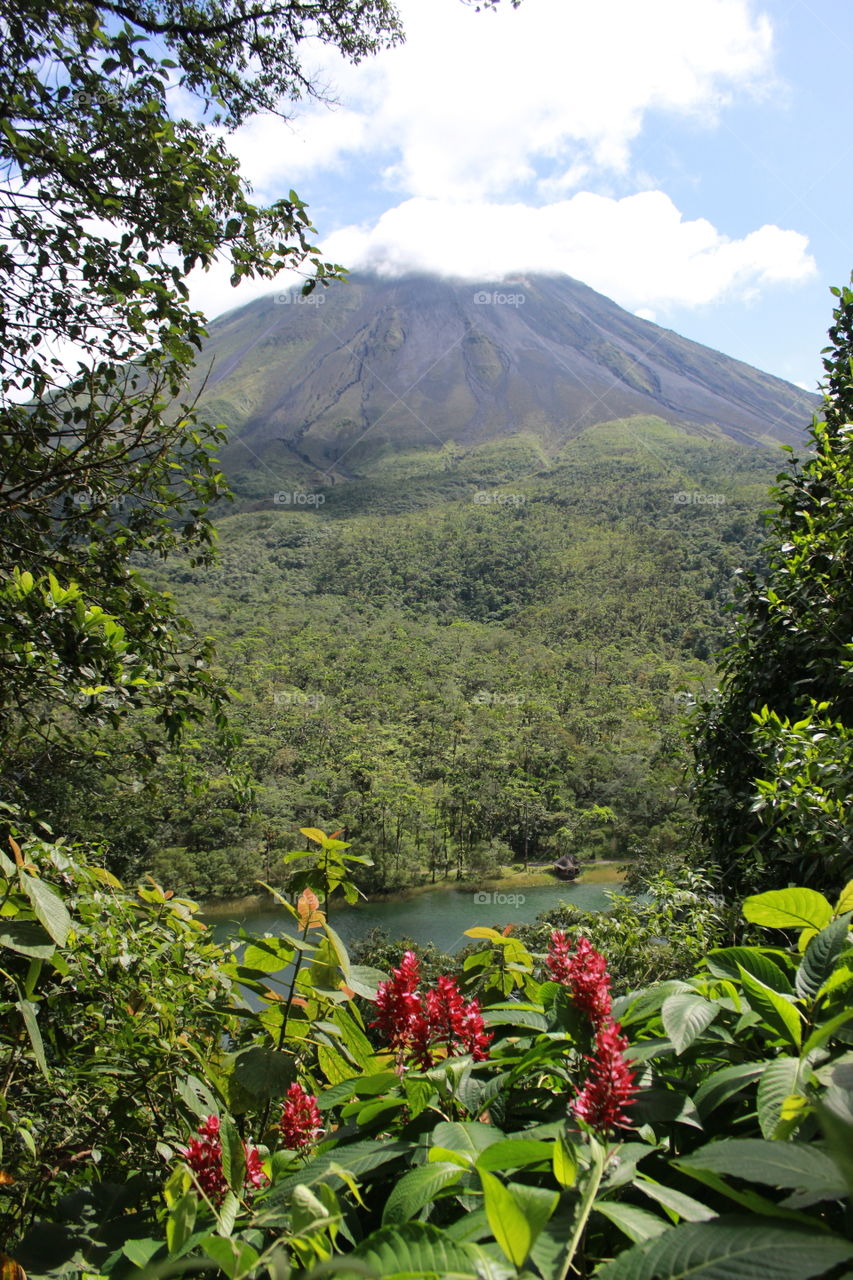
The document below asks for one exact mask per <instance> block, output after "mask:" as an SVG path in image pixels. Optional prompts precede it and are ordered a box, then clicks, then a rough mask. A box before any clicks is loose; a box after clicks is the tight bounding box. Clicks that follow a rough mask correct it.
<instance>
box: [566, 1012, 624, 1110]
mask: <svg viewBox="0 0 853 1280" xmlns="http://www.w3.org/2000/svg"><path fill="white" fill-rule="evenodd" d="M621 1030H622V1028H621V1027H620V1025H619V1023H618V1022H612V1021H611V1020H610V1019H609V1018H608V1019H607V1020H606V1021H604V1022H602V1023H601V1025H600V1026H599V1028H598V1032H597V1034H596V1037H595V1054H594V1055H591V1056H590V1057H588V1058H587V1062H589V1063H591V1064H592V1070H591V1071H590V1074H589V1076H588V1078H587V1081H586V1084H585V1085H584V1087H583V1089H581V1091H580V1093H579V1094H578V1096H577V1097H576V1098H575V1101H574V1102H573V1103H572V1111H573V1112H574V1113H575V1115H576V1116H577V1117H578V1119H580V1120H585V1121H586V1122H587V1124H589V1125H591V1126H592V1128H593V1129H596V1130H597V1131H598V1132H599V1133H607V1132H608V1131H609V1130H611V1129H618V1128H621V1127H623V1126H625V1125H628V1124H629V1123H630V1120H629V1118H628V1116H626V1114H625V1108H626V1107H629V1106H630V1105H631V1104H632V1102H633V1101H634V1095H635V1094H636V1088H635V1086H634V1074H635V1073H634V1072H633V1071H631V1070H630V1068H629V1067H628V1064H627V1062H626V1061H625V1057H624V1054H625V1051H626V1049H627V1048H628V1041H627V1039H626V1037H625V1036H623V1035H621V1034H620V1032H621Z"/></svg>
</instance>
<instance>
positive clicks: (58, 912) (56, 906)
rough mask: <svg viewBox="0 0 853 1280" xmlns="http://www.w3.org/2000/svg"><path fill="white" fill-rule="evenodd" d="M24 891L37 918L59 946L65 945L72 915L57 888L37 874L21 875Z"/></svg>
mask: <svg viewBox="0 0 853 1280" xmlns="http://www.w3.org/2000/svg"><path fill="white" fill-rule="evenodd" d="M21 885H22V887H23V890H24V893H25V894H26V895H27V897H28V898H29V900H30V903H31V904H32V908H33V911H34V912H35V914H36V918H37V919H38V920H39V921H40V923H41V924H42V925H43V926H44V928H45V929H46V930H47V932H48V933H49V934H50V936H51V938H53V941H54V942H55V943H56V944H57V946H60V947H64V946H65V943H66V942H67V940H68V935H69V933H70V932H71V916H70V915H69V914H68V911H67V909H66V907H65V903H64V902H63V901H62V899H61V898H60V896H59V894H58V893H57V892H56V890H55V889H52V888H51V887H50V885H48V884H45V883H44V881H43V880H39V879H37V877H36V876H29V875H26V873H24V874H22V875H21Z"/></svg>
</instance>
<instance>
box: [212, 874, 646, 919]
mask: <svg viewBox="0 0 853 1280" xmlns="http://www.w3.org/2000/svg"><path fill="white" fill-rule="evenodd" d="M623 867H624V863H622V862H616V861H605V860H601V861H598V862H595V863H594V864H591V865H589V866H586V867H584V869H583V870H582V872H581V874H580V875H579V876H578V878H577V879H576V880H560V878H559V877H558V876H555V875H554V873H553V872H552V871H546V870H544V869H541V870H540V869H531V870H529V871H525V870H523V869H520V870H516V869H514V868H512V867H502V868H501V875H499V876H490V877H484V878H481V879H475V880H471V879H468V880H457V879H456V878H455V877H453V876H447V877H444V878H442V879H438V880H436V881H435V882H434V883H433V882H432V881H427V882H426V883H425V884H417V885H406V886H405V887H403V888H400V889H393V890H391V891H389V892H388V893H372V894H368V900H369V901H371V902H405V901H407V900H408V899H409V898H414V897H416V896H417V895H419V894H422V893H428V892H429V891H430V890H432V889H459V890H465V891H466V892H469V891H470V892H476V891H477V890H478V889H481V890H485V891H488V892H490V893H504V892H514V891H515V890H517V889H534V888H537V887H539V886H541V885H546V884H553V885H569V884H612V885H614V886H617V885H620V884H621V883H622V881H623V880H624V879H625V872H624V870H623V869H622V868H623ZM274 902H275V899H274V898H273V897H271V895H270V894H268V893H251V894H246V895H244V896H243V897H239V898H209V899H207V900H206V901H204V902H203V903H202V906H203V908H204V914H205V915H206V916H213V917H217V916H233V915H235V914H241V915H242V914H248V913H249V912H251V911H260V910H263V909H264V908H268V907H271V906H272V905H273V904H274Z"/></svg>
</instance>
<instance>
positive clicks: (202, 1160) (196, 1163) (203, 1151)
mask: <svg viewBox="0 0 853 1280" xmlns="http://www.w3.org/2000/svg"><path fill="white" fill-rule="evenodd" d="M180 1150H181V1155H182V1156H183V1157H184V1159H185V1160H186V1162H187V1164H188V1165H189V1167H190V1168H191V1169H192V1171H193V1173H194V1174H195V1179H196V1182H197V1183H198V1185H199V1187H200V1188H201V1190H202V1191H203V1192H204V1194H205V1195H206V1196H207V1198H208V1199H209V1200H210V1201H211V1202H212V1203H213V1204H214V1205H216V1207H217V1208H218V1207H219V1205H221V1204H222V1201H223V1200H224V1199H225V1197H226V1195H227V1194H228V1183H227V1182H226V1181H225V1174H224V1173H223V1172H222V1139H221V1137H220V1136H219V1116H208V1117H207V1119H206V1120H205V1121H204V1122H203V1123H202V1124H200V1125H199V1127H198V1134H197V1136H196V1137H195V1138H193V1139H192V1140H191V1142H190V1144H189V1146H188V1147H183V1148H181V1149H180ZM243 1151H244V1153H245V1156H246V1174H245V1181H244V1190H245V1191H249V1190H251V1189H252V1188H254V1187H260V1186H262V1185H263V1183H264V1182H265V1181H266V1179H267V1175H266V1174H265V1173H264V1171H263V1169H262V1168H261V1157H260V1154H259V1153H258V1151H257V1149H256V1148H255V1147H249V1146H247V1145H246V1144H245V1143H243Z"/></svg>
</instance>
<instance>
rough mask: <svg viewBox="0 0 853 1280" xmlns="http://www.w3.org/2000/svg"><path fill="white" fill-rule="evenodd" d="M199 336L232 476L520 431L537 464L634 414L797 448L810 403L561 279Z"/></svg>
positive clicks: (429, 288) (444, 287) (359, 466)
mask: <svg viewBox="0 0 853 1280" xmlns="http://www.w3.org/2000/svg"><path fill="white" fill-rule="evenodd" d="M209 329H210V337H209V339H208V342H207V344H206V347H205V351H204V353H203V356H202V357H201V358H200V361H199V368H200V373H201V372H204V373H205V374H206V383H205V387H204V391H203V393H202V403H203V404H204V405H205V408H206V410H207V412H208V413H210V414H213V415H215V417H216V418H217V420H219V421H222V422H225V423H227V424H228V425H229V426H230V427H231V429H232V439H231V442H230V443H229V445H228V447H227V448H226V450H225V451H224V453H223V461H224V462H225V464H226V466H228V467H229V468H230V469H233V468H235V467H245V466H254V467H259V466H260V467H265V466H266V467H271V468H278V467H280V466H281V464H282V463H283V462H286V461H287V460H288V459H290V460H291V461H292V462H294V463H297V462H298V463H299V465H303V466H305V465H307V466H310V467H311V468H313V469H315V471H316V472H317V473H318V474H319V475H320V476H337V477H346V476H351V475H359V474H360V475H365V474H369V472H370V464H371V460H372V459H373V460H375V459H376V458H377V457H380V456H383V455H387V454H388V453H389V452H391V451H410V450H416V449H424V448H428V449H434V448H436V447H437V446H438V445H439V444H443V443H445V442H447V441H455V442H457V443H459V444H460V445H463V446H468V447H470V446H473V445H477V444H481V443H484V442H486V441H489V440H492V439H496V438H499V437H502V436H507V435H511V434H516V433H519V432H524V433H527V434H529V435H534V436H536V437H538V438H539V439H540V440H541V441H542V444H543V446H544V447H545V448H546V449H549V450H550V449H557V448H559V446H560V445H561V444H562V443H564V442H565V441H566V440H567V439H569V438H571V437H572V436H574V435H577V434H578V432H580V431H581V430H583V428H585V427H588V426H590V425H592V424H594V423H596V422H606V421H611V420H613V419H617V418H627V417H631V416H633V415H636V414H643V415H648V414H654V415H657V416H658V417H660V418H663V419H665V420H666V421H668V422H672V423H674V424H677V425H679V426H686V427H687V428H688V429H690V430H691V431H692V432H693V433H696V434H700V435H706V436H711V437H718V438H719V437H728V438H730V439H732V440H736V441H739V442H741V443H744V444H750V445H756V446H759V445H772V444H779V443H781V444H792V445H795V446H796V445H801V444H802V442H803V438H804V431H805V428H806V427H807V425H808V423H809V421H810V418H811V415H812V413H813V412H814V410H815V408H816V407H817V406H818V404H819V403H820V401H819V398H818V397H817V396H815V395H811V394H809V393H808V392H805V391H802V390H800V388H798V387H795V386H793V385H792V384H791V383H788V382H785V381H783V380H782V379H781V378H776V377H773V376H771V375H770V374H766V373H761V372H760V371H758V370H757V369H753V368H751V367H750V366H749V365H746V364H743V363H742V362H740V361H738V360H733V359H731V358H730V357H728V356H725V355H722V354H721V353H720V352H718V351H713V350H711V349H710V348H708V347H703V346H701V345H699V344H698V343H695V342H691V341H689V340H688V339H686V338H682V337H679V336H678V335H677V334H675V333H673V332H671V331H670V330H667V329H662V328H660V327H659V326H658V325H655V324H652V323H650V322H649V321H647V320H641V319H639V318H638V317H637V316H635V315H632V314H631V313H630V312H627V311H625V310H623V309H622V308H621V307H619V306H617V305H616V303H614V302H611V301H610V299H608V298H605V297H603V296H602V295H601V294H599V293H596V292H595V291H594V290H592V289H589V288H587V286H586V285H583V284H580V283H579V282H578V281H576V280H573V279H571V278H570V277H568V276H533V277H529V278H525V279H523V280H517V281H514V282H512V283H507V282H504V283H501V284H495V283H492V282H483V283H481V284H470V283H462V282H459V281H453V280H447V279H440V278H437V277H432V276H423V275H420V276H408V277H405V278H402V279H396V280H388V279H379V278H376V277H369V276H354V277H353V278H352V279H351V280H350V281H349V282H348V283H346V284H333V285H332V286H330V287H329V288H328V289H326V290H322V291H320V290H318V291H317V292H316V293H315V294H313V295H311V296H310V297H309V298H308V299H302V298H301V297H300V295H299V294H297V293H285V294H273V295H270V296H269V297H266V298H262V299H259V300H258V301H256V302H253V303H250V304H249V305H248V306H246V307H243V308H241V309H240V310H237V311H233V312H230V313H229V314H227V315H225V316H222V317H220V318H219V319H218V320H215V321H213V322H212V324H211V325H210V326H209Z"/></svg>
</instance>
